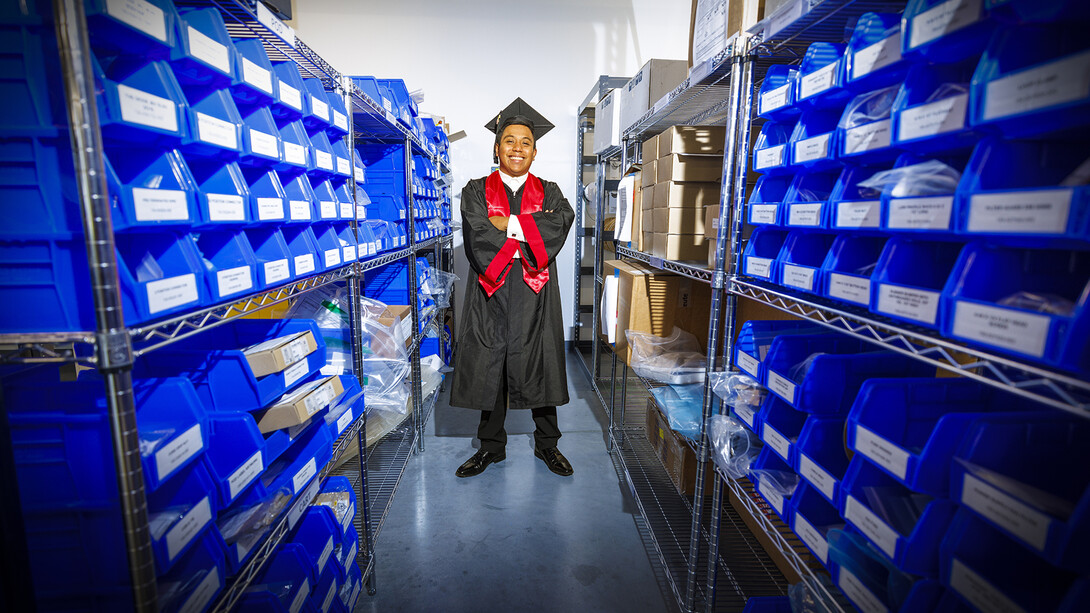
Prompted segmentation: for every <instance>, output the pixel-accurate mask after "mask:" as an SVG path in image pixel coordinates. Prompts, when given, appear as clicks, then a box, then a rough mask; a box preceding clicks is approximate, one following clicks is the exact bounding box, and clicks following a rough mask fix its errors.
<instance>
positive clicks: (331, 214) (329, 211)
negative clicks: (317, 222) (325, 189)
mask: <svg viewBox="0 0 1090 613" xmlns="http://www.w3.org/2000/svg"><path fill="white" fill-rule="evenodd" d="M318 213H319V215H320V216H321V218H322V219H336V218H337V203H336V202H333V201H332V200H319V201H318Z"/></svg>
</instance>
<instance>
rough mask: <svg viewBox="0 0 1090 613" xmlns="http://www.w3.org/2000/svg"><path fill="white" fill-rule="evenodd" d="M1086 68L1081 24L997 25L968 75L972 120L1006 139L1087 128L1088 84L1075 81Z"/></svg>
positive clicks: (1089, 57)
mask: <svg viewBox="0 0 1090 613" xmlns="http://www.w3.org/2000/svg"><path fill="white" fill-rule="evenodd" d="M1088 69H1090V45H1088V44H1087V40H1086V37H1085V35H1084V29H1083V27H1082V24H1078V23H1074V24H1069V25H1054V26H1050V27H1046V26H1007V27H1004V28H1001V29H1000V30H999V31H997V32H996V34H995V36H994V37H993V38H992V40H991V42H990V43H989V44H988V49H987V51H985V52H984V55H983V56H981V58H980V64H978V65H977V68H976V72H974V73H973V81H972V91H971V95H970V97H971V101H970V104H971V105H972V111H971V118H972V119H971V121H972V124H973V125H974V126H985V125H986V126H995V127H996V128H998V129H1000V130H1002V131H1003V133H1004V135H1006V136H1007V137H1008V138H1022V137H1026V136H1032V135H1037V134H1042V133H1046V132H1055V131H1061V130H1069V129H1071V128H1075V127H1079V126H1086V125H1088V124H1090V88H1088V87H1086V86H1085V84H1083V81H1080V79H1081V78H1082V76H1081V75H1084V74H1085V73H1086V71H1087V70H1088ZM1057 84H1062V85H1057ZM1076 84H1078V85H1076Z"/></svg>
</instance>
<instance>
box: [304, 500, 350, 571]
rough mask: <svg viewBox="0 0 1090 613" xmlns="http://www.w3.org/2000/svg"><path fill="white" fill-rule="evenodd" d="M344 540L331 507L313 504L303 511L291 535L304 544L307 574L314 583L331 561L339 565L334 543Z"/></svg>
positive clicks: (334, 564)
mask: <svg viewBox="0 0 1090 613" xmlns="http://www.w3.org/2000/svg"><path fill="white" fill-rule="evenodd" d="M343 540H344V532H343V531H341V529H340V526H339V525H338V524H337V520H336V517H334V515H333V511H332V510H331V509H330V508H329V507H325V506H322V505H311V506H310V507H307V510H306V511H304V512H303V517H302V519H300V520H299V524H298V525H296V526H295V531H294V532H293V533H292V535H291V542H292V543H298V544H299V545H302V546H303V550H304V552H305V554H306V561H307V575H308V577H309V579H310V582H311V583H312V584H317V583H318V578H319V577H321V576H322V574H323V573H324V572H325V570H326V566H327V565H328V564H330V563H332V564H333V566H338V564H337V561H336V560H333V559H332V558H333V545H334V544H340V543H341V542H343Z"/></svg>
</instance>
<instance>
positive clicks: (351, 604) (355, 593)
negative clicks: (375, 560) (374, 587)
mask: <svg viewBox="0 0 1090 613" xmlns="http://www.w3.org/2000/svg"><path fill="white" fill-rule="evenodd" d="M362 584H363V582H362V581H361V582H359V583H357V584H356V585H355V586H353V587H352V595H351V596H349V597H348V608H350V609H352V608H355V606H356V598H358V597H359V595H360V585H362Z"/></svg>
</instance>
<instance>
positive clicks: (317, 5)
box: [292, 0, 691, 337]
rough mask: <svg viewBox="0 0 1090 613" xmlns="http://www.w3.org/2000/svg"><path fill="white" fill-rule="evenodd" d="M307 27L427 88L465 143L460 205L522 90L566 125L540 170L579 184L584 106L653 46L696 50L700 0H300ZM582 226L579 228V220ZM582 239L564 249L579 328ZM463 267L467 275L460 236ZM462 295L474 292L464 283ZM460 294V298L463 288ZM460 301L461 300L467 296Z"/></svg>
mask: <svg viewBox="0 0 1090 613" xmlns="http://www.w3.org/2000/svg"><path fill="white" fill-rule="evenodd" d="M294 4H295V7H294V8H295V18H294V20H293V21H292V25H293V27H294V28H295V30H296V33H297V34H298V36H299V38H300V39H301V40H303V41H304V42H305V43H306V44H307V45H308V46H310V47H311V48H312V49H314V51H316V52H317V53H318V54H319V55H321V56H322V57H323V58H324V59H325V60H326V61H328V62H329V63H330V64H331V65H332V66H333V67H334V68H336V69H337V70H339V71H340V72H342V73H344V74H350V75H374V76H377V77H400V78H403V79H405V82H406V83H407V84H408V86H409V89H410V90H417V89H420V90H423V92H424V102H423V103H422V104H421V105H420V106H421V109H422V111H424V112H427V113H433V114H436V115H442V116H445V117H446V118H447V120H448V121H449V122H450V125H451V129H452V131H455V132H456V131H458V130H465V131H466V134H467V135H468V137H467V138H465V139H463V140H460V141H458V142H457V143H454V144H453V145H452V148H451V162H452V166H453V169H454V186H455V191H454V196H455V200H454V207H455V211H456V212H455V217H457V208H458V193H459V192H460V191H461V188H462V186H463V185H465V183H466V182H467V181H469V180H470V179H473V178H476V177H481V176H484V175H486V174H488V172H489V171H490V169H491V164H492V138H493V136H492V134H491V133H490V132H488V131H487V130H485V128H484V124H485V123H486V122H487V121H489V120H490V119H493V118H494V117H495V115H496V113H497V112H499V111H500V110H501V109H503V108H504V107H505V106H506V105H507V104H508V103H509V102H510V101H511V100H513V99H514V98H515V97H518V96H521V97H522V99H523V100H525V101H527V102H528V103H529V104H530V105H531V106H533V107H534V108H535V109H537V110H538V111H540V112H541V114H542V115H544V116H545V117H547V118H549V120H551V121H552V122H553V123H554V124H556V128H555V129H554V130H553V131H552V132H551V133H550V134H549V135H548V136H547V137H546V138H544V139H542V141H541V142H540V143H539V144H538V156H537V160H536V161H535V163H534V166H533V169H532V170H533V172H534V174H536V175H538V176H540V177H542V178H544V179H548V180H551V181H555V182H557V183H558V184H559V185H560V188H561V189H562V190H563V192H564V194H565V195H566V196H567V197H568V200H569V201H570V202H571V203H572V206H576V204H577V202H578V199H577V198H576V194H575V193H574V192H575V178H576V176H575V162H576V160H575V135H576V125H575V120H576V112H577V109H576V107H577V106H578V105H579V104H580V103H581V102H582V100H583V98H584V97H585V96H586V95H587V93H588V92H589V91H590V90H591V87H592V86H593V85H594V84H595V83H596V81H597V78H598V76H599V75H602V74H608V75H612V76H630V75H632V74H634V73H635V72H636V71H637V70H639V68H640V66H642V65H643V64H644V62H646V61H647V60H649V59H651V58H668V59H679V58H681V59H683V58H685V57H687V56H688V39H689V13H690V7H691V4H690V1H689V0H539V1H536V2H535V1H532V0H295V3H294ZM572 234H573V235H574V231H573V232H572ZM574 242H575V241H574V240H573V239H571V238H569V240H568V244H567V245H566V247H565V249H564V251H563V252H561V254H560V256H559V257H558V259H557V269H558V271H559V272H560V279H559V281H560V287H561V292H562V294H563V304H564V331H565V337H570V333H571V325H572V324H571V322H572V313H571V311H572V292H573V279H572V275H573V270H574V269H573V266H574V247H573V244H574ZM455 250H456V252H457V254H458V258H457V265H456V272H457V273H458V275H459V276H460V277H461V278H462V279H466V278H467V276H468V266H467V264H466V261H465V255H464V252H463V251H462V246H461V239H460V237H459V236H456V237H455ZM458 295H459V296H464V295H465V294H464V290H462V289H460V291H459V294H458ZM459 302H460V298H459ZM459 307H460V304H459Z"/></svg>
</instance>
